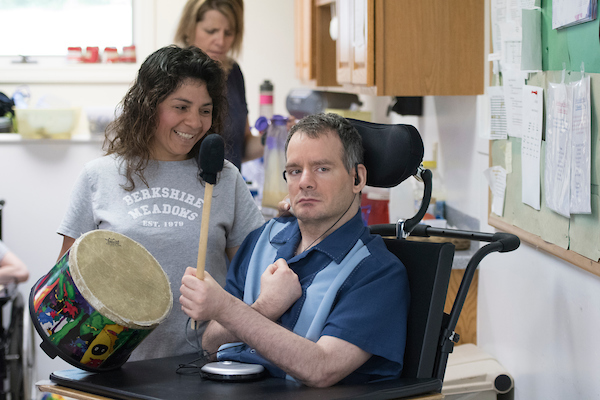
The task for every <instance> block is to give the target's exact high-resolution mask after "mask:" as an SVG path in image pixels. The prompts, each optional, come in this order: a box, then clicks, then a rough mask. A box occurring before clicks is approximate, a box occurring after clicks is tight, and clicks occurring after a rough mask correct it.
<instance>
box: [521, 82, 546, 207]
mask: <svg viewBox="0 0 600 400" xmlns="http://www.w3.org/2000/svg"><path fill="white" fill-rule="evenodd" d="M522 94H523V139H522V140H521V163H522V166H521V174H522V180H521V183H522V188H521V190H522V196H523V197H522V201H523V203H525V204H527V205H529V206H531V207H533V208H534V209H535V210H539V209H540V190H541V188H540V163H541V146H542V125H543V115H544V88H541V87H537V86H529V85H525V86H523V91H522Z"/></svg>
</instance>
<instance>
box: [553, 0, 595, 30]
mask: <svg viewBox="0 0 600 400" xmlns="http://www.w3.org/2000/svg"><path fill="white" fill-rule="evenodd" d="M597 8H598V1H597V0H552V29H559V28H566V27H568V26H572V25H575V24H581V23H583V22H588V21H592V20H594V19H596V12H597Z"/></svg>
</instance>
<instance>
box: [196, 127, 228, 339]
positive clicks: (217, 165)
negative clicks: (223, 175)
mask: <svg viewBox="0 0 600 400" xmlns="http://www.w3.org/2000/svg"><path fill="white" fill-rule="evenodd" d="M198 158H199V159H198V165H199V166H200V170H201V172H200V176H201V177H202V179H204V182H206V186H205V187H204V205H203V206H202V223H201V225H200V240H199V242H198V261H197V263H196V277H197V278H198V279H201V280H204V269H205V265H206V247H207V243H208V225H209V222H210V207H211V204H212V193H213V186H214V185H215V184H216V183H217V174H218V173H219V172H220V171H221V170H222V169H223V162H224V161H223V160H224V158H225V143H224V142H223V138H222V137H221V136H219V135H217V134H211V135H208V136H207V137H205V138H204V140H203V141H202V144H201V145H200V152H199V153H198ZM192 328H193V329H197V328H198V323H197V322H196V321H193V322H192Z"/></svg>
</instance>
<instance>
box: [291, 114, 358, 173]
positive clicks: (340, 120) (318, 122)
mask: <svg viewBox="0 0 600 400" xmlns="http://www.w3.org/2000/svg"><path fill="white" fill-rule="evenodd" d="M298 131H300V132H302V133H304V134H305V135H307V136H308V137H310V138H313V139H316V138H318V137H321V136H325V135H327V134H329V133H336V134H337V135H338V137H339V138H340V140H341V141H342V146H343V149H344V150H343V154H342V162H343V163H344V167H346V170H347V171H348V172H350V171H351V170H352V169H353V168H354V166H355V165H356V164H363V163H364V149H363V146H362V138H361V136H360V134H359V133H358V131H357V130H356V128H354V127H353V126H352V125H351V124H350V122H348V120H346V118H344V117H342V116H340V115H338V114H334V113H328V114H313V115H308V116H306V117H304V118H302V119H301V120H300V121H298V123H296V124H295V125H294V126H293V127H292V129H290V133H289V134H288V137H287V140H286V142H285V153H286V156H287V149H288V145H289V143H290V139H291V138H292V136H294V134H295V133H296V132H298Z"/></svg>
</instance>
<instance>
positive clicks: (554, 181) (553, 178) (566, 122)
mask: <svg viewBox="0 0 600 400" xmlns="http://www.w3.org/2000/svg"><path fill="white" fill-rule="evenodd" d="M547 104H548V106H547V109H546V157H545V160H544V169H545V173H544V182H545V187H546V189H545V191H544V197H545V198H546V205H547V206H548V208H550V209H551V210H553V211H555V212H557V213H558V214H560V215H562V216H564V217H567V218H569V216H570V212H569V203H570V190H571V189H570V188H571V124H572V114H573V92H572V87H571V86H570V85H567V84H564V83H552V82H549V83H548V102H547Z"/></svg>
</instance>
